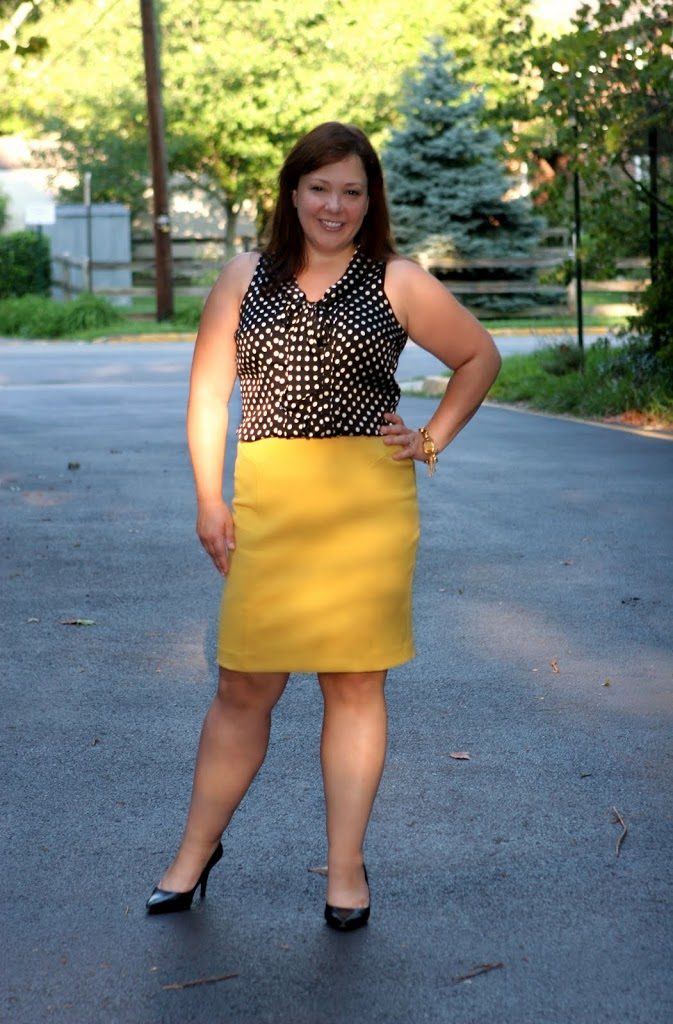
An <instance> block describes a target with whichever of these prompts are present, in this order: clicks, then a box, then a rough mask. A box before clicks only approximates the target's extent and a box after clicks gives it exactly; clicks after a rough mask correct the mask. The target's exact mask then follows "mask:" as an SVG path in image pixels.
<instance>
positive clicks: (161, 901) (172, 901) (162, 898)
mask: <svg viewBox="0 0 673 1024" xmlns="http://www.w3.org/2000/svg"><path fill="white" fill-rule="evenodd" d="M221 857H222V843H218V844H217V846H216V847H215V849H214V851H213V853H212V854H211V857H210V860H209V861H208V863H207V864H206V866H205V867H204V869H203V871H202V872H201V874H200V875H199V877H198V878H197V880H196V885H195V886H194V888H193V889H188V890H187V892H171V891H170V890H169V889H160V888H159V887H158V886H156V887H155V888H154V889H153V891H152V895H151V896H150V898H149V899H148V901H147V903H146V904H145V907H146V909H147V913H148V914H172V913H174V912H175V911H177V910H189V908H190V907H191V905H192V900H193V899H194V893H195V892H196V890H197V889H198V888H199V886H200V889H201V899H202V900H204V899H205V898H206V887H207V885H208V875H209V874H210V872H211V870H212V868H214V867H215V865H216V864H217V862H218V860H220V858H221Z"/></svg>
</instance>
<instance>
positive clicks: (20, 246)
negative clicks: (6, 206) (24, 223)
mask: <svg viewBox="0 0 673 1024" xmlns="http://www.w3.org/2000/svg"><path fill="white" fill-rule="evenodd" d="M50 284H51V264H50V261H49V242H48V240H47V238H46V237H45V236H44V235H38V234H37V233H36V232H35V231H13V232H12V233H11V234H9V235H0V299H4V298H8V297H9V296H12V295H16V296H18V295H28V294H38V295H46V294H48V292H49V286H50Z"/></svg>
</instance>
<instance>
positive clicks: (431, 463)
mask: <svg viewBox="0 0 673 1024" xmlns="http://www.w3.org/2000/svg"><path fill="white" fill-rule="evenodd" d="M418 432H419V434H420V435H421V437H422V438H423V454H424V455H425V462H426V465H427V467H428V476H432V474H433V473H434V472H435V469H436V468H437V460H438V459H439V452H438V451H437V445H436V444H435V442H434V441H433V440H432V438H431V437H430V432H429V430H428V428H427V427H419V428H418Z"/></svg>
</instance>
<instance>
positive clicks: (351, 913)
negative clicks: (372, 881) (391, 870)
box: [325, 864, 371, 932]
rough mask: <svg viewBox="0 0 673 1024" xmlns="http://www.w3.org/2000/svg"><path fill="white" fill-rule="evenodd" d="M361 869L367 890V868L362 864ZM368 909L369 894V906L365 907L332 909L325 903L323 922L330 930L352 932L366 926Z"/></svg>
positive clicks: (330, 905)
mask: <svg viewBox="0 0 673 1024" xmlns="http://www.w3.org/2000/svg"><path fill="white" fill-rule="evenodd" d="M362 869H363V871H364V873H365V882H366V883H367V888H369V879H368V878H367V868H366V867H365V865H364V864H363V865H362ZM370 909H371V893H370V896H369V905H368V906H366V907H333V906H332V904H331V903H325V920H326V921H327V924H328V925H329V926H330V928H336V929H337V931H340V932H352V931H354V930H355V929H356V928H362V926H363V925H365V924H367V921H368V920H369V911H370Z"/></svg>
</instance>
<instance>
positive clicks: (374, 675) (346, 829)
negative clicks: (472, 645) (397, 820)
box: [318, 672, 387, 907]
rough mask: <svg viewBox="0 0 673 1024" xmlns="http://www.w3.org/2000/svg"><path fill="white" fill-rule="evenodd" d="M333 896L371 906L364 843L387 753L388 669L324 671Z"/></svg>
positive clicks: (341, 903) (339, 902)
mask: <svg viewBox="0 0 673 1024" xmlns="http://www.w3.org/2000/svg"><path fill="white" fill-rule="evenodd" d="M318 678H319V681H320V688H321V690H322V693H323V697H324V701H325V710H324V717H323V728H322V740H321V746H320V759H321V764H322V773H323V784H324V788H325V807H326V813H327V844H328V857H327V866H328V879H327V902H328V903H331V904H332V905H333V906H336V907H366V906H367V904H368V903H369V893H368V890H367V884H366V882H365V880H364V872H363V870H362V863H363V852H362V847H363V843H364V838H365V832H366V830H367V824H368V822H369V816H370V814H371V811H372V807H373V804H374V798H375V797H376V792H377V790H378V786H379V782H380V780H381V775H382V773H383V763H384V760H385V754H386V740H387V714H386V702H385V697H384V692H383V691H384V686H385V681H386V673H385V672H348V673H345V672H328V673H320V674H319V676H318Z"/></svg>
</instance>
